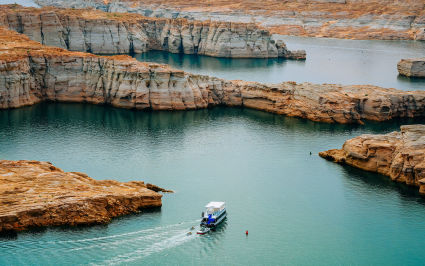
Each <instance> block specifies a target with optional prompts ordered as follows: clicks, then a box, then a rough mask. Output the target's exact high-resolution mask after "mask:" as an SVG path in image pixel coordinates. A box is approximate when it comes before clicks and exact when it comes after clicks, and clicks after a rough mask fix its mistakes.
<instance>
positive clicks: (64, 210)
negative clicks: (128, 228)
mask: <svg viewBox="0 0 425 266" xmlns="http://www.w3.org/2000/svg"><path fill="white" fill-rule="evenodd" d="M149 186H152V185H149V184H144V183H143V182H141V181H133V182H126V183H122V182H117V181H113V180H102V181H100V180H94V179H92V178H90V177H88V176H87V175H86V174H83V173H78V172H64V171H62V170H61V169H59V168H57V167H55V166H54V165H52V164H51V163H49V162H39V161H6V160H0V233H3V232H6V231H22V230H26V229H29V228H32V227H45V226H60V225H71V226H75V225H88V224H101V223H107V222H109V221H110V220H111V218H113V217H117V216H121V215H125V214H130V213H136V212H139V211H140V210H141V209H145V208H154V207H161V205H162V203H161V197H162V195H161V194H159V193H157V192H155V191H153V190H151V189H149ZM153 187H156V186H153ZM156 188H157V189H159V190H160V188H158V187H156Z"/></svg>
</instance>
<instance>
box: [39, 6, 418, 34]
mask: <svg viewBox="0 0 425 266" xmlns="http://www.w3.org/2000/svg"><path fill="white" fill-rule="evenodd" d="M36 2H37V3H38V4H39V5H42V6H46V5H52V6H57V7H68V8H70V7H72V8H95V9H99V10H103V11H108V12H123V13H125V12H131V13H139V14H142V15H144V16H150V17H166V18H188V19H191V20H215V21H232V22H252V21H254V22H255V23H257V24H258V25H261V26H263V27H266V28H268V29H269V30H270V31H271V32H272V33H278V34H284V35H297V36H309V37H333V38H345V39H347V38H348V39H382V40H425V5H424V2H423V1H417V0H404V1H397V0H380V1H377V0H286V1H280V0H266V1H249V0H234V1H223V0H219V1H194V0H126V1H115V0H36Z"/></svg>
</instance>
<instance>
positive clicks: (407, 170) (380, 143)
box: [319, 125, 425, 195]
mask: <svg viewBox="0 0 425 266" xmlns="http://www.w3.org/2000/svg"><path fill="white" fill-rule="evenodd" d="M319 155H320V156H321V157H323V158H325V159H327V160H331V161H334V162H337V163H341V164H347V165H351V166H354V167H357V168H360V169H363V170H366V171H370V172H376V173H380V174H383V175H386V176H389V177H390V178H391V179H392V180H394V181H397V182H401V183H405V184H407V185H412V186H418V187H419V192H420V193H421V194H422V195H425V125H408V126H401V131H400V132H392V133H389V134H384V135H371V134H366V135H361V136H358V137H355V138H352V139H349V140H347V141H346V142H345V143H344V145H343V147H342V149H334V150H328V151H324V152H320V153H319Z"/></svg>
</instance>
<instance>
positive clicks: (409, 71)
mask: <svg viewBox="0 0 425 266" xmlns="http://www.w3.org/2000/svg"><path fill="white" fill-rule="evenodd" d="M397 69H398V73H399V74H400V75H403V76H407V77H414V78H425V58H414V59H402V60H401V61H400V62H398V64H397Z"/></svg>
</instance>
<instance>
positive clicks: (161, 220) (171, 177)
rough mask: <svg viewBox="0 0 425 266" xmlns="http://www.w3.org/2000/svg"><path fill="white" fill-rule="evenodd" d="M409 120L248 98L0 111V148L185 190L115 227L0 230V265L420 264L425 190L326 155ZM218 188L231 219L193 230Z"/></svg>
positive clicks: (16, 155) (13, 155)
mask: <svg viewBox="0 0 425 266" xmlns="http://www.w3.org/2000/svg"><path fill="white" fill-rule="evenodd" d="M413 122H422V123H423V122H425V121H398V122H397V121H396V122H391V123H381V124H376V123H369V124H366V125H364V126H356V125H354V126H353V125H351V126H349V125H329V124H321V123H314V122H311V121H306V120H300V119H294V118H285V117H283V116H278V115H274V114H269V113H264V112H260V111H254V110H247V109H232V108H214V109H210V110H199V111H188V112H154V113H150V112H140V111H131V110H122V109H114V108H110V107H103V106H93V105H83V104H53V103H45V104H39V105H36V106H32V107H26V108H21V109H17V110H6V111H0V158H6V159H11V160H18V159H33V160H43V161H51V162H52V163H54V164H55V165H56V166H58V167H61V168H63V169H64V170H66V171H81V172H86V173H87V174H89V175H90V176H92V177H94V178H97V179H106V178H114V179H117V180H120V181H129V180H144V181H148V182H152V183H154V184H157V185H159V186H162V187H165V188H169V189H173V190H175V191H176V193H175V194H166V195H165V196H164V197H163V204H164V206H163V207H162V209H161V210H154V211H149V212H144V213H142V214H137V215H131V216H126V217H122V218H119V219H114V220H113V222H112V223H111V224H109V225H104V226H94V227H79V228H55V229H45V230H40V231H32V232H25V233H20V234H18V235H17V236H9V238H0V265H14V264H26V265H37V264H42V265H76V264H95V265H96V264H98V265H115V264H118V265H140V264H153V265H157V264H168V265H177V264H180V265H213V264H226V265H270V264H304V265H309V264H322V265H329V264H342V263H343V264H386V265H390V264H392V265H400V264H405V265H413V264H422V263H423V261H424V260H425V255H424V253H423V252H421V250H422V249H423V247H424V245H425V240H424V238H423V236H424V235H425V224H424V221H425V202H424V201H423V200H422V199H420V198H419V197H418V195H417V193H416V189H410V188H408V187H406V186H403V185H400V184H395V183H392V182H390V181H389V180H388V179H387V178H386V177H383V176H380V175H377V174H372V173H367V172H363V171H360V170H356V169H353V168H350V167H343V166H340V165H337V164H334V163H330V162H328V161H326V160H324V159H321V158H319V157H318V156H317V155H316V154H317V152H319V151H322V150H326V149H329V148H337V147H340V146H341V145H342V143H343V142H344V140H346V139H347V138H351V137H354V136H357V135H359V134H362V133H386V132H390V131H393V130H396V129H398V127H399V125H400V124H404V123H413ZM310 151H311V152H313V155H311V156H310V154H309V152H310ZM211 200H224V201H226V202H227V205H228V213H229V216H228V219H227V222H226V223H225V224H224V225H223V226H222V227H221V228H220V229H219V230H218V231H217V232H215V233H213V234H210V235H208V236H203V237H199V236H197V235H190V236H187V235H186V233H187V232H188V231H189V228H190V227H191V226H194V225H197V224H198V223H199V218H200V213H201V211H202V209H203V206H204V204H205V203H207V202H208V201H211ZM245 230H249V236H248V237H246V236H245Z"/></svg>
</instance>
